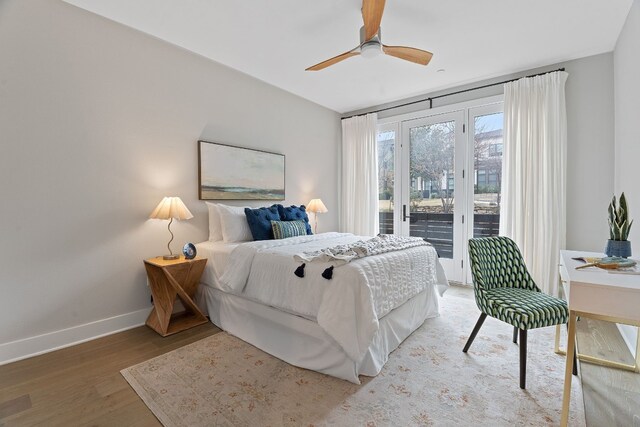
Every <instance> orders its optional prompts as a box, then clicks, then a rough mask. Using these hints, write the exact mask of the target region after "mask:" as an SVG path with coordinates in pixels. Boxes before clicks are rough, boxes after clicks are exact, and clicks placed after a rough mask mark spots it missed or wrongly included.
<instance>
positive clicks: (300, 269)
mask: <svg viewBox="0 0 640 427" xmlns="http://www.w3.org/2000/svg"><path fill="white" fill-rule="evenodd" d="M305 265H307V264H305V263H304V262H303V263H302V265H301V266H300V267H298V268H296V271H294V272H293V274H295V275H296V276H298V277H304V266H305Z"/></svg>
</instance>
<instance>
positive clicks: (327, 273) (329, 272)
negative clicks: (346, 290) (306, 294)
mask: <svg viewBox="0 0 640 427" xmlns="http://www.w3.org/2000/svg"><path fill="white" fill-rule="evenodd" d="M322 277H324V278H325V279H327V280H331V278H332V277H333V265H332V266H331V267H329V268H327V269H326V270H325V271H323V272H322Z"/></svg>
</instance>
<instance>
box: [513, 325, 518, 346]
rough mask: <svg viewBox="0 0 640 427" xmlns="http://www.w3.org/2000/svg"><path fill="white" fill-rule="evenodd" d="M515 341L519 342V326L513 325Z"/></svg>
mask: <svg viewBox="0 0 640 427" xmlns="http://www.w3.org/2000/svg"><path fill="white" fill-rule="evenodd" d="M513 343H514V344H518V327H517V326H514V327H513Z"/></svg>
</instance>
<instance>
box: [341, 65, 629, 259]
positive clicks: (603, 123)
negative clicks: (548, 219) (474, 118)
mask: <svg viewBox="0 0 640 427" xmlns="http://www.w3.org/2000/svg"><path fill="white" fill-rule="evenodd" d="M559 67H564V68H565V69H566V71H567V72H568V73H569V78H568V80H567V85H566V99H567V128H568V129H567V137H568V141H567V144H568V151H567V152H568V160H567V194H568V199H567V248H568V249H580V250H589V251H602V250H603V248H604V245H605V243H606V240H607V238H608V232H607V227H608V226H607V206H608V203H609V200H610V198H611V195H612V191H613V177H614V166H613V165H614V143H613V139H614V108H613V102H614V101H613V54H612V53H605V54H601V55H595V56H590V57H587V58H581V59H577V60H573V61H567V62H563V63H558V64H553V65H549V66H548V67H542V68H537V69H534V70H527V71H523V72H521V73H517V74H511V75H507V76H503V77H500V78H496V79H491V80H486V81H481V82H477V83H474V84H471V85H466V86H460V87H456V88H451V89H448V90H446V91H441V92H434V93H430V94H425V95H421V96H417V97H414V98H409V99H406V100H402V101H398V102H395V103H390V104H385V105H381V106H377V107H372V108H369V109H366V110H359V111H355V112H350V113H346V114H344V115H343V117H348V116H350V115H353V114H358V113H362V112H366V111H372V110H375V109H379V108H387V107H392V106H394V105H398V104H402V103H405V102H411V101H415V100H419V99H423V98H426V97H428V96H437V95H440V94H444V93H448V92H455V91H457V90H462V89H467V88H471V87H476V86H483V85H485V84H489V83H495V82H499V81H503V80H507V79H511V78H517V77H523V76H526V75H530V74H536V73H540V72H545V71H550V70H554V69H557V68H559ZM502 93H503V87H502V85H499V86H493V87H491V88H485V89H481V90H477V91H472V92H467V93H464V94H459V95H455V96H451V97H446V98H442V99H439V100H436V101H434V104H433V106H434V107H438V106H442V105H449V104H455V103H458V102H463V101H468V100H472V99H478V98H483V97H488V96H493V95H498V94H502ZM425 108H428V104H427V103H421V104H414V105H412V106H408V107H401V108H396V109H393V110H388V111H385V112H381V113H379V114H378V117H381V118H382V117H388V116H393V115H398V114H403V113H408V112H412V111H418V110H421V109H425ZM636 117H639V116H637V115H636ZM639 199H640V197H639Z"/></svg>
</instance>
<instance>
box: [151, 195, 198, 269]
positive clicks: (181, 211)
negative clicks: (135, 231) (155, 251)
mask: <svg viewBox="0 0 640 427" xmlns="http://www.w3.org/2000/svg"><path fill="white" fill-rule="evenodd" d="M149 218H151V219H168V220H169V225H168V226H167V228H168V229H169V234H171V240H169V243H167V249H169V255H164V256H163V257H162V259H165V260H174V259H178V258H180V256H179V255H174V254H173V252H171V242H173V233H172V232H171V223H172V222H173V220H174V219H177V220H181V219H191V218H193V215H192V214H191V212H189V209H187V207H186V206H185V205H184V203H182V200H180V197H165V198H164V199H162V201H161V202H160V203H159V204H158V206H156V208H155V209H154V210H153V212H151V215H149Z"/></svg>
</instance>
